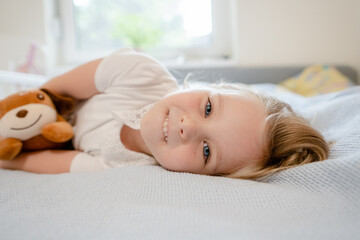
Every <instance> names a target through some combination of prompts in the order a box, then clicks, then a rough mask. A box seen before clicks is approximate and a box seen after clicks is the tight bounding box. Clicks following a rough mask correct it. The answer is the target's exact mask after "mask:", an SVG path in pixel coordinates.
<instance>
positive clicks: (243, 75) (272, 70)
mask: <svg viewBox="0 0 360 240" xmlns="http://www.w3.org/2000/svg"><path fill="white" fill-rule="evenodd" d="M304 68H305V67H300V66H299V67H219V68H208V67H204V68H170V72H171V73H172V74H173V75H174V76H175V78H176V79H177V80H178V81H179V82H182V81H183V80H184V79H185V77H186V75H187V74H188V73H192V74H193V76H192V77H191V80H197V81H207V82H219V80H220V79H223V80H225V81H228V82H242V83H246V84H255V83H278V82H280V81H283V80H285V79H287V78H289V77H292V76H295V75H296V74H298V73H300V72H301V71H302V70H303V69H304ZM336 68H337V69H338V70H339V71H340V72H342V73H343V74H344V75H345V76H347V77H348V78H349V79H350V80H352V81H353V82H354V83H356V84H358V83H359V82H358V81H359V79H358V73H357V71H356V70H355V69H354V68H351V67H348V66H336Z"/></svg>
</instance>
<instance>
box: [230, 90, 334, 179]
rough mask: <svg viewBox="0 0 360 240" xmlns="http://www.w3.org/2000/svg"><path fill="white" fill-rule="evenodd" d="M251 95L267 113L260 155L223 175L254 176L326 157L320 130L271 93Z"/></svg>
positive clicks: (326, 146) (253, 177) (236, 176)
mask: <svg viewBox="0 0 360 240" xmlns="http://www.w3.org/2000/svg"><path fill="white" fill-rule="evenodd" d="M255 95H257V96H258V98H259V99H260V101H261V102H262V103H263V104H264V106H265V111H266V115H267V119H266V121H267V123H266V131H265V132H266V136H265V139H266V141H265V144H264V149H263V154H262V155H263V157H262V159H261V161H259V163H257V164H255V165H252V166H248V167H245V168H242V169H239V170H237V171H235V172H233V173H231V174H228V175H223V176H227V177H231V178H243V179H255V178H259V177H262V176H265V175H268V174H272V173H275V172H278V171H280V170H284V169H288V168H291V167H295V166H299V165H302V164H306V163H311V162H316V161H322V160H325V159H326V158H327V157H328V155H329V145H328V143H327V142H326V141H325V139H324V137H323V136H322V134H321V133H320V132H319V131H317V130H316V129H314V128H313V127H311V126H310V124H309V123H308V122H307V121H306V120H305V119H304V118H303V117H301V116H300V115H297V114H296V113H295V112H294V111H293V109H292V108H291V107H290V105H288V104H286V103H284V102H282V101H280V100H278V99H277V98H274V97H270V96H264V95H261V94H255Z"/></svg>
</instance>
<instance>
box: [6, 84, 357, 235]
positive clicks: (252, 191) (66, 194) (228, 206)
mask: <svg viewBox="0 0 360 240" xmlns="http://www.w3.org/2000/svg"><path fill="white" fill-rule="evenodd" d="M258 88H259V89H262V91H267V92H269V93H271V94H274V95H277V96H280V97H281V98H284V99H286V100H288V101H289V102H291V104H292V105H293V107H294V108H295V109H297V110H300V111H301V112H302V113H304V114H305V115H306V117H307V118H309V119H310V120H311V122H312V123H313V125H314V126H316V127H317V128H319V129H320V130H321V131H322V132H323V133H324V135H325V136H326V137H327V138H328V139H329V140H334V141H335V144H334V146H333V147H332V151H331V156H330V159H329V160H327V161H324V162H317V163H311V164H307V165H304V166H301V167H296V168H293V169H289V170H286V171H283V172H281V173H278V174H275V175H273V176H269V177H265V178H263V179H261V180H260V181H257V182H256V181H248V180H235V179H227V178H221V177H211V176H200V175H193V174H188V173H174V172H169V171H166V170H164V169H162V168H161V167H156V166H136V167H135V166H133V167H124V168H120V169H111V170H108V171H105V172H101V173H91V174H85V173H84V174H61V175H37V174H32V173H25V172H20V171H7V170H0V238H1V239H342V240H344V239H360V87H354V88H351V89H349V90H346V91H344V92H341V93H334V94H329V95H323V96H319V97H315V98H311V99H305V98H302V97H300V96H297V95H293V94H290V93H286V92H281V91H280V92H279V91H278V90H276V88H275V87H274V86H273V85H261V86H258Z"/></svg>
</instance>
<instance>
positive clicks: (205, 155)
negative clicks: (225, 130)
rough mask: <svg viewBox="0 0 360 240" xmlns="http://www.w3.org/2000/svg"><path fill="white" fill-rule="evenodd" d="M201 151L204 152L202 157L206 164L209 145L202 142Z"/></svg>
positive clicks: (208, 155)
mask: <svg viewBox="0 0 360 240" xmlns="http://www.w3.org/2000/svg"><path fill="white" fill-rule="evenodd" d="M203 152H204V159H205V164H206V162H207V160H208V159H209V157H210V147H209V145H208V144H207V143H206V142H204V147H203Z"/></svg>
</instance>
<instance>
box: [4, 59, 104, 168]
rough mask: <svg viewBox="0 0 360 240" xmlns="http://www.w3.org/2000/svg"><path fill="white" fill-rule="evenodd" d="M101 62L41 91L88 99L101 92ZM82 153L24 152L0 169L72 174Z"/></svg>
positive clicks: (87, 66) (62, 76) (47, 85)
mask: <svg viewBox="0 0 360 240" xmlns="http://www.w3.org/2000/svg"><path fill="white" fill-rule="evenodd" d="M101 60H102V59H97V60H94V61H91V62H88V63H85V64H83V65H81V66H79V67H76V68H75V69H73V70H71V71H69V72H67V73H64V74H62V75H60V76H58V77H55V78H53V79H51V80H49V81H48V82H47V83H45V84H44V85H43V86H41V88H46V89H49V90H50V91H52V92H54V93H57V94H61V95H65V96H70V97H73V98H75V99H78V100H83V99H88V98H90V97H92V96H93V95H95V94H97V93H98V91H97V89H96V87H95V81H94V80H95V72H96V69H97V67H98V65H99V63H100V62H101ZM0 139H1V136H0ZM78 153H79V151H71V150H43V151H35V152H24V153H21V154H19V155H18V156H16V158H15V159H13V160H10V161H1V160H0V168H4V169H13V170H23V171H28V172H35V173H64V172H69V171H70V166H71V162H72V160H73V158H74V157H75V156H76V155H77V154H78Z"/></svg>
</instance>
